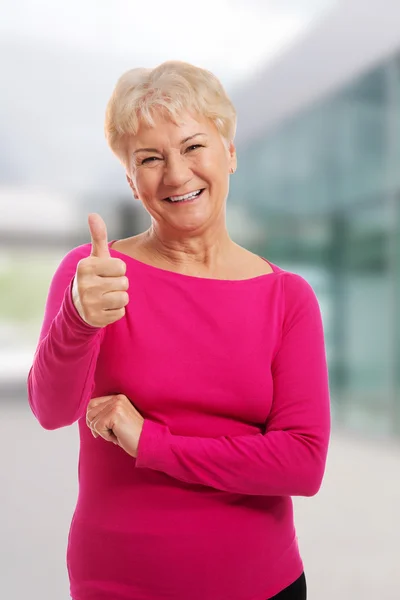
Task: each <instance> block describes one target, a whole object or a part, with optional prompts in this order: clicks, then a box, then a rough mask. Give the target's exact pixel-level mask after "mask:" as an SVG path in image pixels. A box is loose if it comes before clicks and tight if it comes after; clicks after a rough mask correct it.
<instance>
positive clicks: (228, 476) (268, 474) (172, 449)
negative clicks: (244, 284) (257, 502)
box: [136, 273, 331, 496]
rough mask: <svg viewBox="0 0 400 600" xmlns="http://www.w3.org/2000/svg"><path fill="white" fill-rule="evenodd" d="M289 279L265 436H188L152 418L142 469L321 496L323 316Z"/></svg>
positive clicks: (325, 430)
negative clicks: (181, 434)
mask: <svg viewBox="0 0 400 600" xmlns="http://www.w3.org/2000/svg"><path fill="white" fill-rule="evenodd" d="M284 282H285V283H284V288H285V291H284V297H285V310H284V319H283V324H282V334H281V342H280V345H279V349H278V351H277V353H276V354H275V357H274V360H273V363H272V365H271V368H272V376H273V386H274V392H273V402H272V407H271V412H270V414H269V416H268V419H267V421H266V423H265V430H264V433H261V432H260V433H256V434H252V435H242V436H233V437H229V436H221V437H217V438H206V437H194V436H193V437H187V436H180V435H173V434H171V432H170V430H169V428H168V427H167V426H165V425H163V424H159V423H156V422H154V421H152V420H147V419H146V420H145V421H144V424H143V430H142V434H141V437H140V439H139V444H138V454H137V457H136V467H139V468H141V467H148V468H151V469H156V470H159V471H163V472H164V473H166V474H167V475H170V476H171V477H174V478H176V479H179V480H181V481H184V482H186V483H192V484H201V485H206V486H210V487H213V488H216V489H218V490H222V491H226V492H232V493H240V494H251V495H266V496H268V495H272V496H275V495H279V496H280V495H289V496H313V495H315V494H316V493H317V492H318V490H319V488H320V486H321V483H322V479H323V475H324V471H325V464H326V458H327V451H328V444H329V437H330V425H331V418H330V401H329V384H328V369H327V362H326V352H325V344H324V332H323V324H322V317H321V312H320V308H319V304H318V301H317V298H316V295H315V293H314V291H313V289H312V288H311V286H310V285H309V284H308V283H307V282H306V280H305V279H303V278H302V277H300V276H299V275H296V274H293V273H285V274H284Z"/></svg>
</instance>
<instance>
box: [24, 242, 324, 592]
mask: <svg viewBox="0 0 400 600" xmlns="http://www.w3.org/2000/svg"><path fill="white" fill-rule="evenodd" d="M111 244H112V242H110V245H111ZM90 250H91V245H90V244H85V245H83V246H79V247H77V248H75V249H73V250H72V251H71V252H69V253H68V254H67V255H66V256H65V257H64V259H63V260H62V262H61V264H60V266H59V268H58V270H57V271H56V273H55V275H54V278H53V280H52V283H51V286H50V291H49V296H48V299H47V304H46V309H45V317H44V322H43V326H42V330H41V334H40V340H39V343H38V347H37V350H36V353H35V357H34V361H33V366H32V368H31V370H30V373H29V378H28V391H29V403H30V406H31V409H32V411H33V413H34V414H35V416H36V418H37V419H38V421H39V423H40V424H41V425H42V426H43V427H44V428H45V429H57V428H59V427H65V426H67V425H71V424H72V423H74V422H75V421H78V425H79V432H80V456H79V495H78V500H77V505H76V508H75V512H74V516H73V519H72V523H71V528H70V532H69V539H68V550H67V563H68V572H69V577H70V584H71V595H72V597H73V598H74V600H133V599H134V600H164V599H165V600H167V599H168V600H188V598H190V600H266V598H270V597H271V596H273V595H274V594H276V593H278V592H279V591H281V590H282V589H284V588H285V587H287V586H288V585H290V584H291V583H292V582H293V581H294V580H296V579H297V578H298V577H299V576H300V575H301V573H302V570H303V563H302V559H301V556H300V553H299V548H298V543H297V537H296V531H295V527H294V522H293V507H292V499H291V496H296V495H300V496H312V495H314V494H316V493H317V491H318V490H319V488H320V485H321V482H322V478H323V474H324V469H325V462H326V456H327V449H328V442H329V435H330V406H329V387H328V372H327V364H326V355H325V347H324V334H323V325H322V320H321V314H320V309H319V305H318V301H317V299H316V296H315V293H314V291H313V289H312V288H311V286H310V285H309V284H308V283H307V282H306V280H305V279H303V278H302V277H301V276H299V275H297V274H294V273H290V272H288V271H284V270H282V269H281V268H279V267H278V266H276V265H274V264H271V266H272V268H273V271H274V272H273V273H271V274H268V275H261V276H258V277H254V278H252V279H247V280H241V281H232V280H216V279H204V278H199V277H192V276H188V275H182V274H178V273H173V272H170V271H165V270H163V269H160V268H157V267H153V266H150V265H146V264H144V263H142V262H140V261H138V260H136V259H133V258H131V257H129V256H127V255H125V254H122V253H120V252H118V251H117V250H114V249H112V248H111V250H110V252H111V256H113V257H118V258H122V259H123V260H124V261H125V262H126V265H127V276H128V277H129V280H130V287H129V296H130V302H129V304H128V306H127V311H126V315H125V317H123V318H122V319H121V320H120V321H117V322H116V323H113V324H112V325H108V326H107V327H105V328H94V327H91V326H89V325H87V324H86V323H85V322H84V321H83V320H82V319H81V318H80V316H79V314H78V313H77V311H76V309H75V307H74V305H73V303H72V299H71V286H72V280H73V277H74V274H75V270H76V265H77V263H78V261H79V260H80V259H82V258H84V257H86V256H88V255H89V254H90ZM113 393H115V394H117V393H123V394H126V395H127V396H128V398H130V399H131V401H132V402H133V404H134V405H135V407H136V408H137V409H138V411H139V412H140V413H141V414H142V416H143V417H144V419H145V421H144V427H143V432H142V435H141V437H140V441H139V447H138V456H137V458H136V459H134V458H132V457H131V456H129V455H128V454H127V453H126V452H124V450H122V449H121V448H120V447H118V446H115V445H114V444H112V443H110V442H106V441H105V440H104V439H102V438H96V439H95V438H94V437H93V436H92V434H91V432H90V430H89V428H88V427H87V425H86V422H85V413H86V406H87V404H88V402H89V400H90V399H91V398H94V397H96V396H104V395H107V394H113Z"/></svg>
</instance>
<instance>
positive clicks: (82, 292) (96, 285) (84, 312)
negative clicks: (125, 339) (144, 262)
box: [72, 213, 129, 327]
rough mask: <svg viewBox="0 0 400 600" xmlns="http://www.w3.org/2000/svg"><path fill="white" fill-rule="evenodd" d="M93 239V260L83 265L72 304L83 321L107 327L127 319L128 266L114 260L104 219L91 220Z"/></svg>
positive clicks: (86, 259) (91, 215)
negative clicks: (124, 318)
mask: <svg viewBox="0 0 400 600" xmlns="http://www.w3.org/2000/svg"><path fill="white" fill-rule="evenodd" d="M88 223H89V229H90V234H91V237H92V251H91V254H90V256H88V257H87V258H83V259H82V260H80V261H79V263H78V265H77V269H76V273H75V277H74V282H73V285H72V300H73V303H74V305H75V308H76V310H77V311H78V313H79V315H80V317H81V318H82V319H83V320H84V321H85V322H86V323H88V325H91V326H92V327H105V326H106V325H110V323H114V322H115V321H118V320H119V319H122V317H123V316H124V315H125V306H126V305H127V304H128V302H129V295H128V293H127V291H126V290H127V289H128V287H129V280H128V278H127V277H126V276H125V272H126V264H125V262H124V261H123V260H121V259H120V258H112V257H111V255H110V250H109V247H108V243H107V228H106V224H105V223H104V221H103V219H102V218H101V217H100V215H98V214H96V213H92V214H90V215H89V218H88Z"/></svg>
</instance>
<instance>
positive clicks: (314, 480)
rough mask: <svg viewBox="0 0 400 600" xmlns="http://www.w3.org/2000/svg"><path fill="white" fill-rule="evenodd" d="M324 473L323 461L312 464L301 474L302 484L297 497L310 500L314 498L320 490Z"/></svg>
mask: <svg viewBox="0 0 400 600" xmlns="http://www.w3.org/2000/svg"><path fill="white" fill-rule="evenodd" d="M324 473H325V461H318V462H317V463H316V462H313V464H311V465H309V468H308V469H307V470H306V471H305V472H303V477H302V483H301V486H300V489H299V492H300V493H298V494H296V495H297V496H305V497H307V498H311V497H312V496H316V495H317V494H318V492H319V490H320V489H321V485H322V481H323V479H324Z"/></svg>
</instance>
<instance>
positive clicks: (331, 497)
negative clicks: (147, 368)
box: [0, 401, 400, 600]
mask: <svg viewBox="0 0 400 600" xmlns="http://www.w3.org/2000/svg"><path fill="white" fill-rule="evenodd" d="M0 418H1V430H2V435H1V437H0V449H1V456H2V465H3V469H2V484H1V487H0V497H1V500H0V504H1V508H2V510H1V513H0V519H1V521H0V527H1V533H2V535H1V538H2V543H1V550H0V552H1V555H0V582H1V597H2V598H4V599H5V600H25V599H28V598H29V600H67V599H68V598H69V593H68V580H67V573H66V567H65V548H66V542H67V535H68V528H69V522H70V519H71V516H72V511H73V508H74V503H75V498H76V461H77V451H78V437H77V428H76V426H72V427H69V428H65V429H60V430H58V431H45V430H43V429H41V427H40V426H39V425H38V423H37V422H36V421H35V419H34V417H33V416H32V415H31V413H30V411H29V410H28V409H27V408H26V406H25V404H24V402H23V401H15V402H14V403H5V402H4V401H2V402H1V404H0ZM399 507H400V443H399V444H394V443H389V442H371V441H366V440H362V439H356V438H352V437H348V436H347V437H346V436H344V435H338V434H335V435H334V436H333V437H332V443H331V449H330V456H329V460H328V466H327V471H326V476H325V481H324V484H323V487H322V489H321V491H320V493H319V494H318V495H317V496H315V497H314V498H297V499H295V508H296V525H297V532H298V537H299V543H300V548H301V550H302V555H303V559H304V562H305V565H306V571H307V579H308V589H309V600H369V599H370V600H398V599H399V598H400V592H399V587H398V571H399V567H400V546H399V539H400V517H399ZM224 600H225V599H224Z"/></svg>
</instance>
